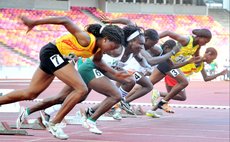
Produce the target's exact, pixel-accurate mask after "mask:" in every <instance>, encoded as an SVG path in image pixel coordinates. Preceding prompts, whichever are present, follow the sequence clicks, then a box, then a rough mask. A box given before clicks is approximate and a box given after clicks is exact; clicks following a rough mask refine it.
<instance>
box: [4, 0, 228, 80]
mask: <svg viewBox="0 0 230 142" xmlns="http://www.w3.org/2000/svg"><path fill="white" fill-rule="evenodd" d="M25 1H27V2H28V3H25ZM11 2H12V3H13V1H11ZM11 2H10V0H8V1H4V0H0V6H1V8H0V32H1V35H0V45H1V46H0V51H1V53H0V55H1V60H0V71H1V75H0V78H4V77H6V76H7V75H5V74H4V73H5V72H3V70H4V68H7V67H12V66H16V68H17V67H18V66H20V70H21V68H22V67H31V71H32V72H33V70H34V66H37V65H38V53H39V50H40V48H41V47H42V46H43V45H44V44H46V43H47V42H49V41H52V40H53V39H55V38H56V37H58V36H60V35H61V34H62V33H63V32H65V31H66V30H65V29H64V28H63V27H62V26H52V25H44V26H39V27H36V28H35V29H34V30H33V31H31V32H30V33H28V34H26V29H25V27H23V25H22V24H21V23H20V21H18V18H17V16H19V15H20V14H24V15H28V16H29V17H32V18H42V17H47V16H68V17H70V18H71V19H73V20H74V21H76V23H77V24H78V25H79V26H80V27H81V28H84V26H85V25H87V24H90V23H95V22H99V19H98V17H99V15H101V14H104V15H106V16H108V17H110V18H116V17H127V18H129V19H131V20H132V21H134V22H135V23H137V24H138V25H141V26H142V27H144V28H145V29H147V28H154V29H156V30H157V31H158V32H162V31H164V30H171V31H175V32H177V33H179V34H182V35H188V34H189V33H191V30H193V29H195V28H208V29H210V30H211V31H212V33H213V39H212V40H211V42H210V43H209V44H208V45H206V46H207V47H215V48H216V49H217V50H218V52H219V58H218V59H217V60H218V62H219V63H220V66H224V65H223V64H224V63H223V62H222V61H223V60H224V59H223V57H225V58H227V59H229V11H227V10H223V9H218V10H215V9H208V7H207V5H205V2H204V1H203V0H198V1H193V0H179V1H178V0H172V1H170V0H161V1H160V0H106V1H103V0H96V1H91V0H79V1H78V2H76V1H74V0H62V1H60V0H59V1H56V0H33V1H31V0H29V1H28V0H21V1H18V2H16V3H15V2H14V3H13V4H10V3H11ZM120 5H122V6H120ZM118 6H119V8H117V7H118ZM123 6H126V7H129V9H127V8H126V9H125V8H123ZM150 6H153V7H152V8H150ZM178 6H179V7H180V11H178V9H177V8H178ZM55 7H56V8H55ZM132 7H134V9H135V11H133V10H132V9H133V8H132ZM136 7H139V8H136ZM156 7H158V8H157V9H154V8H156ZM159 7H160V8H159ZM161 7H162V8H161ZM170 7H171V8H170ZM202 8H204V9H205V12H203V11H202V10H201V11H200V9H202ZM143 9H144V11H143ZM162 9H163V10H162ZM185 9H186V10H185ZM194 9H195V10H194ZM166 10H168V11H166ZM207 11H208V12H207ZM180 12H181V13H180ZM198 12H199V13H198ZM137 13H138V14H137ZM170 13H171V14H170ZM188 13H190V14H188ZM209 13H210V14H209ZM220 14H221V15H220ZM203 50H205V48H204V49H203ZM22 72H23V71H22ZM3 74H4V75H3ZM7 78H10V76H7Z"/></svg>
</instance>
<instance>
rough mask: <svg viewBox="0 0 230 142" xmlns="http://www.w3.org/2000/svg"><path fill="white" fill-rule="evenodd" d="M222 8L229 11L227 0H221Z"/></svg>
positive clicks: (229, 5) (229, 6) (229, 4)
mask: <svg viewBox="0 0 230 142" xmlns="http://www.w3.org/2000/svg"><path fill="white" fill-rule="evenodd" d="M223 8H224V9H226V10H228V11H230V3H229V0H224V1H223Z"/></svg>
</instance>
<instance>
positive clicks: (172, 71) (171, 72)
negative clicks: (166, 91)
mask: <svg viewBox="0 0 230 142" xmlns="http://www.w3.org/2000/svg"><path fill="white" fill-rule="evenodd" d="M170 74H171V75H172V76H173V77H176V76H178V75H179V74H180V72H179V71H178V70H176V69H172V70H171V71H170Z"/></svg>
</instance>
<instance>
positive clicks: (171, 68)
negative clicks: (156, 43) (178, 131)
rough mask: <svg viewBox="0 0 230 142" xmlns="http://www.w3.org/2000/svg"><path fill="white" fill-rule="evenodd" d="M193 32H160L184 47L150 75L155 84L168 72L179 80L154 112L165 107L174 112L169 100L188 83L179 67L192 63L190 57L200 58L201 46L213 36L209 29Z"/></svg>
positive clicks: (166, 109)
mask: <svg viewBox="0 0 230 142" xmlns="http://www.w3.org/2000/svg"><path fill="white" fill-rule="evenodd" d="M192 33H193V34H194V35H192V36H187V37H185V36H181V35H179V34H176V33H174V32H171V31H165V32H162V33H161V34H160V38H163V37H166V36H169V37H170V38H172V39H174V40H176V41H178V44H181V45H182V47H181V49H180V51H179V52H178V53H176V54H175V56H172V57H171V60H168V61H165V62H162V63H160V64H159V65H158V66H157V68H156V69H155V70H154V71H153V73H152V74H151V75H150V80H151V82H152V84H153V85H154V84H156V83H157V82H159V81H160V80H161V79H162V78H164V77H165V75H166V74H167V75H169V76H171V77H173V78H174V79H176V80H177V82H178V84H177V85H176V86H174V87H173V88H172V89H171V91H170V92H168V93H167V95H166V96H165V97H164V98H163V99H162V100H161V101H160V102H159V103H158V104H156V105H155V106H154V107H153V109H152V113H154V112H155V110H156V109H158V108H160V109H163V110H165V111H166V112H173V111H172V109H171V108H170V107H169V106H168V105H167V104H168V101H169V100H170V99H172V98H173V97H174V96H175V95H176V94H178V92H179V91H180V90H182V89H184V88H185V87H186V86H187V85H188V81H187V79H186V77H185V75H184V73H183V72H182V71H181V70H180V69H177V68H179V67H182V66H184V65H186V64H188V63H191V60H189V59H190V58H191V57H193V56H194V57H196V58H198V57H199V50H200V48H201V46H204V45H205V44H206V43H208V42H209V41H210V40H211V38H212V34H211V32H210V31H209V30H208V29H195V30H193V31H192ZM196 61H197V59H196Z"/></svg>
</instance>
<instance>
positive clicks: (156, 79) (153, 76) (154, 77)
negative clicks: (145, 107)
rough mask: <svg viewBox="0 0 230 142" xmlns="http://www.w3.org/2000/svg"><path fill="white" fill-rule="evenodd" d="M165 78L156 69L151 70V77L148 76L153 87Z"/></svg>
mask: <svg viewBox="0 0 230 142" xmlns="http://www.w3.org/2000/svg"><path fill="white" fill-rule="evenodd" d="M164 77H165V75H164V74H163V73H162V72H160V71H159V70H158V69H157V68H155V69H154V70H153V72H152V73H151V75H150V76H149V79H150V81H151V82H152V84H153V85H155V84H156V83H157V82H159V81H160V80H162V79H163V78H164Z"/></svg>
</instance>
